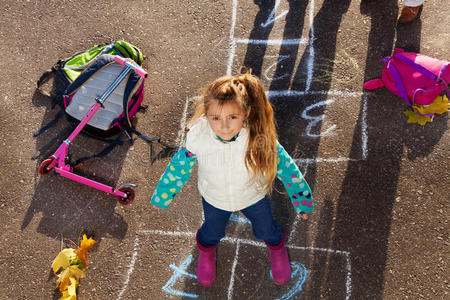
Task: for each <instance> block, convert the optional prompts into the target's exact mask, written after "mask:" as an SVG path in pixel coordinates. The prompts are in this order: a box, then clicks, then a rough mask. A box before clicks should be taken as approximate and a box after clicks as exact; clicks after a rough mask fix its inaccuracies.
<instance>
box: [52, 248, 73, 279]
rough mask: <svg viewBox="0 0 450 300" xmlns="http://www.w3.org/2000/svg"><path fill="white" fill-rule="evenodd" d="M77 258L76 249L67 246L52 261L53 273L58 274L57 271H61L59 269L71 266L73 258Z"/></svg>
mask: <svg viewBox="0 0 450 300" xmlns="http://www.w3.org/2000/svg"><path fill="white" fill-rule="evenodd" d="M75 258H77V255H76V254H75V250H74V249H72V248H66V249H64V250H62V251H61V252H59V253H58V255H57V256H56V258H55V260H54V261H53V263H52V269H53V273H55V274H56V272H58V271H59V269H61V268H63V269H65V268H67V267H68V266H70V262H71V260H73V259H75Z"/></svg>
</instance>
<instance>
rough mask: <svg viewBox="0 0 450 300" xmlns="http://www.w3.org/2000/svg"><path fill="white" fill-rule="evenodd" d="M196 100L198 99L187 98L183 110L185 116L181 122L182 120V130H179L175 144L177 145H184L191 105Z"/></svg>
mask: <svg viewBox="0 0 450 300" xmlns="http://www.w3.org/2000/svg"><path fill="white" fill-rule="evenodd" d="M196 98H197V97H191V98H186V102H185V103H184V108H183V114H182V115H181V120H180V129H179V130H178V135H177V140H176V142H175V144H176V145H179V146H181V145H182V144H183V139H184V131H185V129H186V118H187V112H188V107H189V103H191V102H192V101H194V100H195V99H196Z"/></svg>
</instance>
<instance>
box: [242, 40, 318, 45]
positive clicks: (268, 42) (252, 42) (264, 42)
mask: <svg viewBox="0 0 450 300" xmlns="http://www.w3.org/2000/svg"><path fill="white" fill-rule="evenodd" d="M309 40H310V39H270V40H256V39H241V38H235V39H234V43H236V44H250V45H269V46H281V45H283V46H287V45H293V46H295V45H300V44H306V45H307V44H309Z"/></svg>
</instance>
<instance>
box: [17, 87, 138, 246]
mask: <svg viewBox="0 0 450 300" xmlns="http://www.w3.org/2000/svg"><path fill="white" fill-rule="evenodd" d="M46 88H48V89H49V90H52V92H51V94H54V93H55V91H54V90H53V89H52V86H51V84H50V83H49V85H48V86H46ZM32 102H33V104H34V105H35V106H45V107H46V113H45V115H44V118H43V120H42V126H44V125H46V124H48V123H49V122H50V121H51V120H53V119H54V117H55V115H56V114H57V112H58V111H59V110H60V107H59V106H56V107H55V108H54V109H52V108H51V103H52V99H51V97H49V96H47V95H43V94H42V93H41V92H40V91H39V90H38V89H36V91H35V93H34V95H33V99H32ZM71 132H72V128H71V127H70V125H69V122H68V120H67V119H66V117H65V116H62V117H61V119H59V121H58V122H57V123H56V124H55V125H54V126H52V127H51V128H49V129H48V130H47V131H45V132H43V133H41V134H40V135H38V136H37V137H36V155H38V154H39V152H38V151H39V150H42V151H41V153H40V155H39V157H38V158H37V159H36V161H37V163H36V165H37V167H36V173H35V176H34V178H35V193H34V195H33V197H32V201H31V204H30V206H29V207H28V210H27V212H26V214H25V217H24V219H23V221H22V226H21V227H22V230H25V229H26V228H27V227H28V226H29V224H30V223H31V222H32V220H33V219H34V218H35V217H38V218H39V224H38V225H37V232H39V233H42V234H45V235H47V236H49V237H51V238H54V239H61V238H67V239H71V240H73V241H75V242H76V241H77V240H78V239H79V238H80V236H81V234H82V233H88V234H90V235H91V236H93V237H94V239H96V240H97V242H100V241H101V239H102V237H105V236H108V237H112V238H115V239H123V238H124V236H125V234H126V232H127V230H128V224H127V223H126V222H125V221H124V219H123V217H122V216H121V215H120V214H118V213H116V211H115V207H116V205H120V204H118V203H117V198H116V197H115V196H112V195H109V194H107V193H105V192H102V191H98V190H96V189H94V188H92V187H89V186H86V185H83V184H81V183H78V182H74V181H72V180H69V179H67V178H63V177H62V176H58V175H56V173H55V172H54V171H52V172H51V173H50V174H49V175H47V176H41V175H39V174H38V171H37V168H38V167H39V165H40V163H41V162H42V161H43V160H44V159H46V158H48V157H49V156H50V155H52V154H53V153H54V151H55V150H56V149H57V148H58V147H59V145H60V144H61V143H62V142H63V140H64V139H65V138H67V137H68V135H69V134H70V133H71ZM61 133H62V134H61ZM58 135H60V137H59V138H58V139H57V140H54V139H55V137H57V136H58ZM124 139H125V138H122V140H124ZM107 145H108V144H107V143H105V142H102V141H100V140H96V139H93V138H89V137H86V136H84V135H79V136H78V137H77V138H76V139H75V140H74V142H73V144H71V145H70V147H69V155H70V156H71V160H72V161H76V160H77V159H78V158H81V157H85V156H90V155H93V154H96V153H99V152H100V151H102V150H103V149H105V147H107ZM43 148H46V149H43ZM128 148H129V143H128V142H127V141H124V143H123V145H122V146H118V147H115V148H114V149H113V150H112V151H111V152H110V153H109V154H108V155H107V156H105V157H102V158H94V159H91V160H89V161H87V162H86V164H85V165H83V166H81V167H79V168H77V169H76V170H75V173H76V174H79V175H82V176H85V177H87V178H89V179H93V180H97V181H98V182H100V183H103V184H106V185H109V186H113V187H115V186H116V185H117V183H118V180H119V177H120V173H121V170H122V165H123V161H124V159H125V156H126V154H127V150H128Z"/></svg>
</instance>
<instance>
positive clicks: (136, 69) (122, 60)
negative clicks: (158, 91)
mask: <svg viewBox="0 0 450 300" xmlns="http://www.w3.org/2000/svg"><path fill="white" fill-rule="evenodd" d="M114 60H115V61H116V62H117V63H119V64H121V65H122V66H128V67H130V68H131V69H133V71H134V72H135V73H136V74H138V75H139V76H141V77H143V78H147V77H148V73H147V72H146V71H145V70H144V69H142V68H141V67H139V66H136V65H135V64H133V63H131V62H130V61H128V60H127V59H126V58H123V57H121V56H118V55H116V56H114Z"/></svg>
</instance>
